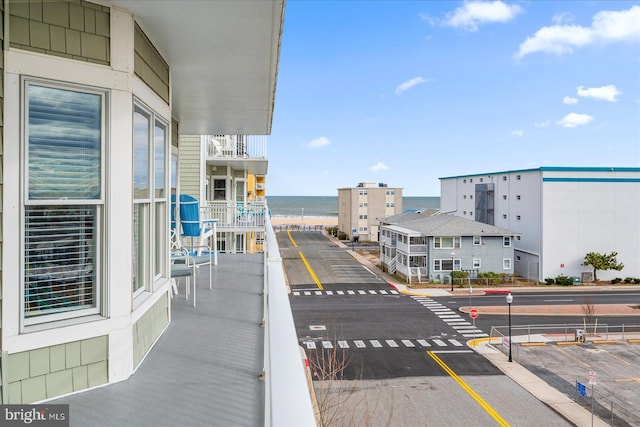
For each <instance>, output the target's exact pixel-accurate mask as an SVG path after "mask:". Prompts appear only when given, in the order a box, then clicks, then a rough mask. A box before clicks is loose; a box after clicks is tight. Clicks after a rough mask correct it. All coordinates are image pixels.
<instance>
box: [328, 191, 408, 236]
mask: <svg viewBox="0 0 640 427" xmlns="http://www.w3.org/2000/svg"><path fill="white" fill-rule="evenodd" d="M399 213H402V188H390V187H387V184H383V183H375V182H361V183H359V184H358V185H357V186H356V187H352V188H339V189H338V230H340V231H342V232H344V233H345V234H346V235H347V236H348V237H349V239H350V240H351V239H353V237H354V236H358V238H359V240H361V241H363V240H365V241H372V242H377V241H379V237H378V230H379V226H380V221H379V219H380V218H385V217H388V216H391V215H397V214H399Z"/></svg>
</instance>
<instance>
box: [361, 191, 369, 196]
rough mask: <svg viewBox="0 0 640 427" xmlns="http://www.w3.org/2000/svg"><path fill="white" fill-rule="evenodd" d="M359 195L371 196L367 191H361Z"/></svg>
mask: <svg viewBox="0 0 640 427" xmlns="http://www.w3.org/2000/svg"><path fill="white" fill-rule="evenodd" d="M358 194H360V195H361V196H366V195H367V194H369V193H368V191H367V190H360V191H359V192H358Z"/></svg>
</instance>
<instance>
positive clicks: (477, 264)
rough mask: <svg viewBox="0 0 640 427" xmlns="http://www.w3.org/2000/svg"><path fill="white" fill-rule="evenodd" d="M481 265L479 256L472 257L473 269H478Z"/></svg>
mask: <svg viewBox="0 0 640 427" xmlns="http://www.w3.org/2000/svg"><path fill="white" fill-rule="evenodd" d="M481 265H482V262H481V260H480V258H474V259H473V269H474V270H479V269H480V267H481Z"/></svg>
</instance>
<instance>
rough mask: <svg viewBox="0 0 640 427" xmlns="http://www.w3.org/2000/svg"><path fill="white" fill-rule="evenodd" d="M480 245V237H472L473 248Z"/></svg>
mask: <svg viewBox="0 0 640 427" xmlns="http://www.w3.org/2000/svg"><path fill="white" fill-rule="evenodd" d="M480 245H482V236H473V246H480Z"/></svg>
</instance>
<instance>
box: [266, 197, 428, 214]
mask: <svg viewBox="0 0 640 427" xmlns="http://www.w3.org/2000/svg"><path fill="white" fill-rule="evenodd" d="M267 205H268V206H269V210H270V211H271V215H273V216H300V215H303V214H304V215H305V216H338V196H267ZM439 208H440V197H403V198H402V209H403V210H405V211H406V210H416V209H439Z"/></svg>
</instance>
